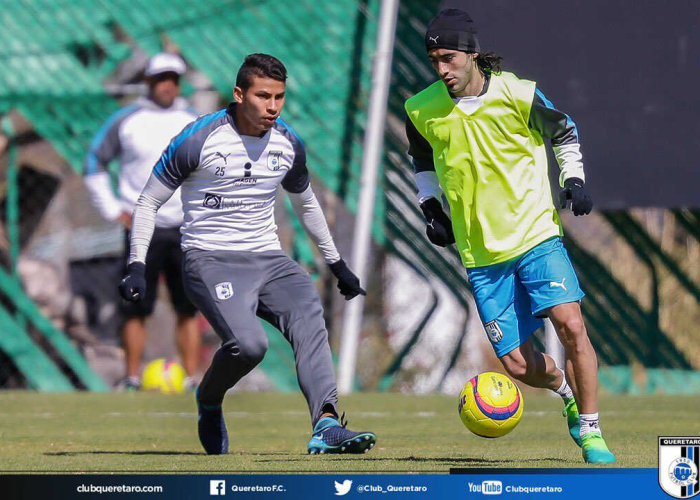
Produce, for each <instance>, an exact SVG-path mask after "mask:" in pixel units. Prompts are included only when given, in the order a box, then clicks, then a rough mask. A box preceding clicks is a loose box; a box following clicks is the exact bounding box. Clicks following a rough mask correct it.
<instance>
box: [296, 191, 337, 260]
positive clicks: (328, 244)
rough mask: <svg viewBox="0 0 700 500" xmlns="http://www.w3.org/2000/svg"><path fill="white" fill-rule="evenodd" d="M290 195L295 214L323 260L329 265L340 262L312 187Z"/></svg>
mask: <svg viewBox="0 0 700 500" xmlns="http://www.w3.org/2000/svg"><path fill="white" fill-rule="evenodd" d="M288 194H289V199H290V201H291V202H292V207H293V208H294V213H295V214H296V215H297V217H299V220H300V221H301V224H302V225H303V226H304V229H305V230H306V232H307V233H308V235H309V236H310V237H311V239H312V240H313V241H314V243H315V244H316V246H317V247H318V249H319V250H320V252H321V254H322V255H323V259H324V260H325V261H326V263H327V264H333V263H334V262H338V261H339V260H340V254H339V253H338V249H337V248H336V247H335V243H334V242H333V237H332V236H331V232H330V230H329V229H328V224H327V223H326V217H325V216H324V215H323V210H322V209H321V205H319V203H318V200H317V199H316V196H315V195H314V192H313V190H312V189H311V186H309V187H307V188H306V189H305V190H304V191H302V192H301V193H292V192H289V193H288Z"/></svg>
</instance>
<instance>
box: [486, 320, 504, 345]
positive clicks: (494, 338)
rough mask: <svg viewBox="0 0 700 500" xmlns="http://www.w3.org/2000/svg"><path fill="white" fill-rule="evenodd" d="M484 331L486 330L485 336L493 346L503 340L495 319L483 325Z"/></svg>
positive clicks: (501, 331)
mask: <svg viewBox="0 0 700 500" xmlns="http://www.w3.org/2000/svg"><path fill="white" fill-rule="evenodd" d="M484 330H486V334H487V335H488V336H489V338H490V339H491V342H493V343H494V344H497V343H498V342H500V341H501V339H502V338H503V330H501V327H500V326H498V322H497V321H496V320H495V319H494V320H493V321H489V322H488V323H486V324H484Z"/></svg>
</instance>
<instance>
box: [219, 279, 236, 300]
mask: <svg viewBox="0 0 700 500" xmlns="http://www.w3.org/2000/svg"><path fill="white" fill-rule="evenodd" d="M214 291H215V292H216V296H217V297H218V299H219V300H226V299H230V298H231V297H233V285H231V282H230V281H224V282H222V283H218V284H216V285H214Z"/></svg>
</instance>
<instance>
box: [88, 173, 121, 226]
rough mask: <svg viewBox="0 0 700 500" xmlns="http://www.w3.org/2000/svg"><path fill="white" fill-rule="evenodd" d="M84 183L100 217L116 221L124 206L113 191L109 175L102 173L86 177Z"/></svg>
mask: <svg viewBox="0 0 700 500" xmlns="http://www.w3.org/2000/svg"><path fill="white" fill-rule="evenodd" d="M83 182H84V183H85V187H86V188H87V190H88V192H89V193H90V198H91V199H92V203H93V205H95V207H96V208H97V210H98V211H99V212H100V215H101V216H102V217H104V218H105V219H107V220H109V221H113V220H116V219H117V217H119V215H120V214H121V213H122V206H121V203H119V200H118V199H117V197H116V196H115V194H114V191H113V190H112V184H111V182H110V178H109V173H107V172H104V171H102V172H96V173H94V174H90V175H86V176H85V177H83Z"/></svg>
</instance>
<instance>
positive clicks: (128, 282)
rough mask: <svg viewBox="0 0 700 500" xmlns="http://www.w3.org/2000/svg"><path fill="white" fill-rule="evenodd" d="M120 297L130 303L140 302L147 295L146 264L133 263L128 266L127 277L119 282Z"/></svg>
mask: <svg viewBox="0 0 700 500" xmlns="http://www.w3.org/2000/svg"><path fill="white" fill-rule="evenodd" d="M119 295H121V296H122V299H124V300H128V301H129V302H138V301H139V300H141V299H143V297H144V296H145V295H146V264H144V263H143V262H132V263H131V264H129V265H128V266H126V276H124V279H123V280H121V281H120V282H119Z"/></svg>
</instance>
